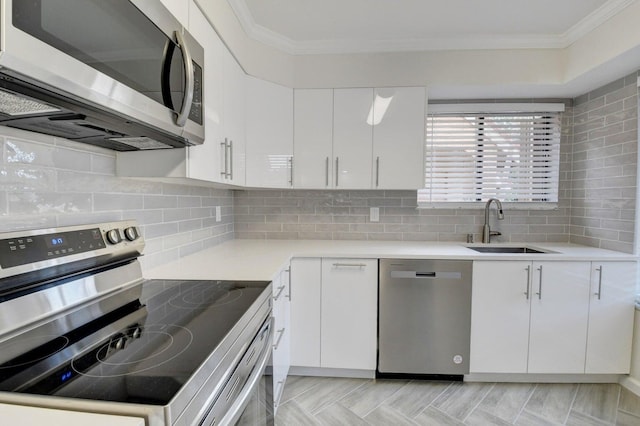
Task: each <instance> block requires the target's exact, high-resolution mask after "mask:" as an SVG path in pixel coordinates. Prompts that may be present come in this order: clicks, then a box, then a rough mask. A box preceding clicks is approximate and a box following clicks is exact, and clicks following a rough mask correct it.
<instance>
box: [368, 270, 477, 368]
mask: <svg viewBox="0 0 640 426" xmlns="http://www.w3.org/2000/svg"><path fill="white" fill-rule="evenodd" d="M471 272H472V262H471V261H466V260H402V259H380V268H379V274H380V275H379V278H380V295H379V298H378V300H379V302H378V376H379V377H385V376H387V377H389V376H395V375H403V374H409V375H415V376H421V375H426V376H447V378H448V379H459V380H461V379H462V375H464V374H466V373H468V372H469V340H470V330H471ZM456 376H457V377H456ZM426 378H438V377H426Z"/></svg>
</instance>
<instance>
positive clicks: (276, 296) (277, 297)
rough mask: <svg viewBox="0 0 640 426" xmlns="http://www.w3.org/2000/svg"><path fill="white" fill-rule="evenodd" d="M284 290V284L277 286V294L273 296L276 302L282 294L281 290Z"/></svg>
mask: <svg viewBox="0 0 640 426" xmlns="http://www.w3.org/2000/svg"><path fill="white" fill-rule="evenodd" d="M283 291H284V286H283V285H282V286H280V287H278V294H276V295H275V296H273V300H275V301H276V302H277V301H278V299H280V296H282V292H283Z"/></svg>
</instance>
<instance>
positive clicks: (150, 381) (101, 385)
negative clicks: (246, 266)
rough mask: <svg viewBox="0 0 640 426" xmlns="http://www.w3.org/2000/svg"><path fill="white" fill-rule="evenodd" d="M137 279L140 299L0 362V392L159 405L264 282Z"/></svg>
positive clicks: (0, 346) (16, 341) (18, 340)
mask: <svg viewBox="0 0 640 426" xmlns="http://www.w3.org/2000/svg"><path fill="white" fill-rule="evenodd" d="M141 285H142V286H143V288H142V294H143V296H142V297H141V300H136V301H133V302H131V303H129V304H127V305H125V306H122V307H120V308H118V309H116V310H115V311H112V312H110V313H108V314H106V315H102V316H100V317H99V318H95V319H93V320H91V321H89V322H87V323H85V324H84V325H82V326H81V327H78V328H76V329H74V330H73V331H71V332H69V333H66V334H64V335H60V336H56V335H51V336H50V337H51V339H50V340H49V341H48V342H47V343H46V344H42V345H39V346H38V347H36V348H34V349H29V350H27V351H26V352H25V353H23V354H22V355H20V356H18V357H16V358H14V359H12V360H10V361H7V362H5V363H4V364H2V365H0V391H10V392H22V393H29V394H40V395H53V396H62V397H73V398H83V399H92V400H106V401H116V402H130V403H141V404H153V405H166V404H168V403H169V401H170V400H171V399H172V398H173V396H174V395H175V394H176V393H177V392H178V391H179V390H180V388H181V387H182V386H183V385H184V383H185V382H186V381H187V380H188V379H189V377H191V376H192V375H193V373H194V372H195V371H196V370H197V369H198V367H199V366H200V365H201V364H202V363H203V362H204V361H205V360H206V359H207V358H208V357H209V356H210V354H211V353H212V352H213V351H214V349H215V348H216V347H217V346H218V345H219V344H220V342H222V340H223V339H224V337H225V336H226V335H227V334H228V333H229V331H230V330H231V329H232V328H233V326H234V325H235V324H236V323H237V322H238V321H239V320H240V318H241V317H242V316H243V315H244V314H245V312H247V310H248V309H249V308H250V307H251V305H252V304H253V303H254V301H256V300H257V299H258V297H259V296H260V294H261V293H262V292H263V291H264V290H265V288H266V287H267V286H268V285H269V283H268V282H239V281H238V282H234V281H173V280H171V281H170V280H148V281H145V282H144V283H142V284H141ZM47 337H49V336H47ZM36 338H37V339H38V340H39V341H41V340H42V336H34V335H32V334H28V333H25V334H23V335H20V336H17V337H15V338H13V339H11V340H9V341H6V342H4V343H0V353H1V352H2V351H3V350H4V349H7V348H8V347H9V346H11V347H12V348H11V349H12V350H15V346H14V345H21V346H24V347H25V348H30V347H31V345H29V341H33V340H34V339H36Z"/></svg>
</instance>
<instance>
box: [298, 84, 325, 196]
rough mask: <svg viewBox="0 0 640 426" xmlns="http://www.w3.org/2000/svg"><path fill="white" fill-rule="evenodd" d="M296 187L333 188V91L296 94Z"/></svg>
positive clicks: (307, 90) (306, 91) (307, 91)
mask: <svg viewBox="0 0 640 426" xmlns="http://www.w3.org/2000/svg"><path fill="white" fill-rule="evenodd" d="M293 108H294V112H293V123H294V127H293V154H294V156H293V164H294V166H293V185H294V187H296V188H310V189H326V188H331V187H332V186H333V175H334V174H333V166H334V162H333V151H332V145H333V89H301V90H295V91H294V101H293Z"/></svg>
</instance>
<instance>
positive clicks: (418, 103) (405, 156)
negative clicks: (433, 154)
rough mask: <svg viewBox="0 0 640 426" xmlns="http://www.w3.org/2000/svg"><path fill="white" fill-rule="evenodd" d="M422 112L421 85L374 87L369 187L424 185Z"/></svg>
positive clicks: (417, 187)
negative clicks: (371, 167) (370, 180)
mask: <svg viewBox="0 0 640 426" xmlns="http://www.w3.org/2000/svg"><path fill="white" fill-rule="evenodd" d="M425 114H426V89H425V88H424V87H401V88H385V89H375V92H374V100H373V117H372V122H373V176H372V185H371V186H372V188H374V189H419V188H424V179H425V171H424V167H425V164H424V144H425Z"/></svg>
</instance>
